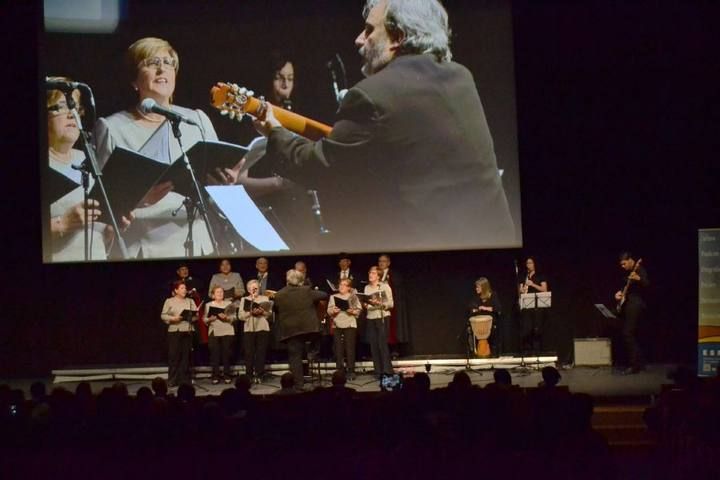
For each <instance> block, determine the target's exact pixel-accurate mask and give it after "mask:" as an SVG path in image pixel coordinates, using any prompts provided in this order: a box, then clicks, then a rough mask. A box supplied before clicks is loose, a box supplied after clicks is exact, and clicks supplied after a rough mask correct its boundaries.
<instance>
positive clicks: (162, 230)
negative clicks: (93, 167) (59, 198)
mask: <svg viewBox="0 0 720 480" xmlns="http://www.w3.org/2000/svg"><path fill="white" fill-rule="evenodd" d="M125 60H126V64H127V65H126V66H127V68H128V75H129V80H130V86H131V87H132V88H133V90H134V91H135V92H136V94H137V104H136V105H134V106H132V107H131V108H129V109H128V110H123V111H121V112H117V113H115V114H113V115H110V116H109V117H106V118H100V119H99V120H98V122H97V124H96V127H95V141H96V146H97V155H98V163H99V164H100V165H101V166H103V165H104V164H105V163H106V162H107V160H108V159H109V158H110V155H111V154H112V152H113V150H114V149H115V148H116V147H124V148H126V149H128V150H133V151H136V152H139V153H141V154H143V155H145V156H146V157H149V158H152V159H154V160H156V161H158V162H160V163H163V164H167V165H170V164H172V163H173V162H174V161H175V160H176V159H178V158H180V156H181V155H182V151H181V149H180V146H179V145H178V141H177V140H176V138H175V137H174V136H173V133H172V129H171V126H170V124H169V122H168V121H166V118H165V117H164V116H163V115H160V114H158V113H153V112H150V113H146V112H144V111H143V109H142V108H141V103H142V101H143V100H144V99H152V100H154V101H155V102H156V104H157V105H159V106H160V107H162V108H164V109H168V110H172V111H173V112H176V113H179V114H181V115H183V116H184V117H186V118H189V119H191V120H193V121H194V122H195V123H197V125H198V126H195V125H190V124H188V123H185V122H182V123H180V127H179V128H180V132H181V134H182V145H183V148H184V149H185V150H186V151H187V150H189V149H190V148H191V147H192V146H193V145H194V144H196V143H197V142H199V141H201V140H217V135H216V133H215V130H214V128H213V126H212V124H211V123H210V119H209V118H208V117H207V115H205V113H203V112H202V111H201V110H191V109H189V108H184V107H180V106H177V105H174V104H173V102H172V101H173V95H174V93H175V82H176V79H177V75H178V71H179V69H180V58H179V56H178V54H177V52H176V51H175V49H174V48H173V47H172V46H171V45H170V44H169V43H168V42H167V41H166V40H163V39H160V38H152V37H148V38H142V39H140V40H138V41H136V42H135V43H133V44H132V45H130V47H129V48H128V50H127V52H126V58H125ZM151 137H152V139H151ZM149 140H150V141H149ZM240 165H241V159H238V164H237V165H236V167H235V168H233V169H226V170H225V171H223V172H218V173H219V174H220V176H221V177H222V178H221V179H220V180H221V181H222V183H235V181H236V180H237V175H238V172H239V168H240ZM199 180H200V181H202V180H204V179H199ZM184 198H185V197H184V196H183V195H180V194H179V193H177V192H175V191H174V185H173V184H172V182H170V181H164V182H161V183H158V184H156V185H155V186H154V187H153V188H152V189H151V190H150V191H149V192H148V193H147V194H146V195H145V197H144V198H143V199H142V200H141V201H140V204H139V205H138V207H137V208H136V209H135V210H134V214H135V217H136V219H135V221H134V222H133V224H132V225H131V227H130V228H128V231H127V232H126V235H125V239H126V242H127V247H128V251H129V254H130V256H131V257H138V256H140V257H142V258H168V257H184V256H186V250H185V241H186V238H187V237H188V221H187V218H186V215H185V209H184V208H183V209H180V211H179V213H178V208H179V207H180V206H181V205H182V204H183V200H184ZM173 213H175V214H173ZM191 253H192V255H193V256H199V255H208V254H212V253H215V252H214V247H213V245H212V244H211V241H210V237H209V235H208V232H207V228H206V225H205V222H204V221H203V219H202V218H199V215H198V217H196V218H195V221H194V223H193V251H192V252H191Z"/></svg>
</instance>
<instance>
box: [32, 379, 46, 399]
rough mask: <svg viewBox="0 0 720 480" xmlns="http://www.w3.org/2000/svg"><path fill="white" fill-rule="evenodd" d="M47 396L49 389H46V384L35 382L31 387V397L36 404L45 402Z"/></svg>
mask: <svg viewBox="0 0 720 480" xmlns="http://www.w3.org/2000/svg"><path fill="white" fill-rule="evenodd" d="M46 395H47V389H46V388H45V383H44V382H33V384H32V385H30V396H31V397H32V400H33V401H34V402H42V401H45V396H46Z"/></svg>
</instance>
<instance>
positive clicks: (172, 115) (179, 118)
mask: <svg viewBox="0 0 720 480" xmlns="http://www.w3.org/2000/svg"><path fill="white" fill-rule="evenodd" d="M140 111H141V112H142V113H146V114H147V113H157V114H159V115H162V116H163V117H165V118H167V119H168V120H170V121H172V122H178V123H179V122H185V123H187V124H190V125H195V126H196V127H199V126H200V125H198V123H197V122H196V121H195V120H193V119H192V118H188V117H186V116H185V115H182V114H180V113H178V112H175V111H173V110H170V109H169V108H165V107H161V106H160V105H158V104H157V102H156V101H155V100H154V99H152V98H146V99H144V100H143V101H142V102H140Z"/></svg>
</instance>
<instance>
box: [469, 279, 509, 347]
mask: <svg viewBox="0 0 720 480" xmlns="http://www.w3.org/2000/svg"><path fill="white" fill-rule="evenodd" d="M469 313H470V315H471V316H474V315H490V316H492V317H493V325H492V332H491V334H490V338H489V339H488V341H489V342H490V345H491V351H492V352H493V353H494V354H496V355H499V354H500V348H501V345H502V339H501V338H500V336H501V335H500V332H501V330H500V328H499V327H498V320H499V319H500V317H501V315H502V306H501V305H500V299H499V298H498V296H497V294H496V293H495V292H494V291H493V289H492V287H491V286H490V281H489V280H488V279H487V278H485V277H480V278H478V279H477V280H476V281H475V295H474V296H473V298H472V300H471V301H470V305H469Z"/></svg>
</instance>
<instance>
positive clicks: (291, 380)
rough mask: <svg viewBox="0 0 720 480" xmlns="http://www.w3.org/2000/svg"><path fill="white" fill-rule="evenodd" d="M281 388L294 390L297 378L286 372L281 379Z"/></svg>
mask: <svg viewBox="0 0 720 480" xmlns="http://www.w3.org/2000/svg"><path fill="white" fill-rule="evenodd" d="M280 386H281V387H282V388H283V389H287V388H293V387H294V386H295V377H293V374H292V373H291V372H285V373H283V374H282V376H281V377H280Z"/></svg>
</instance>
